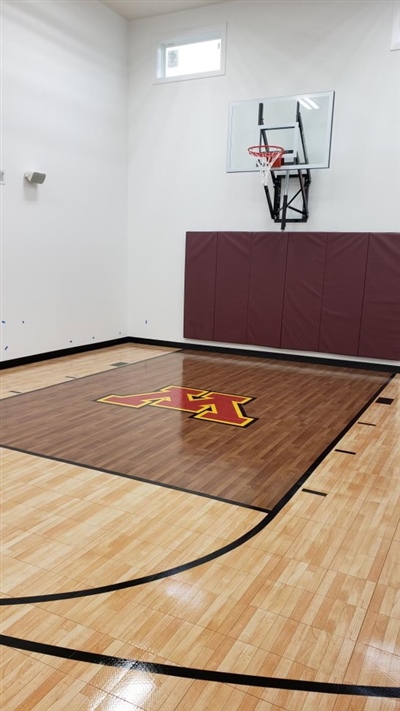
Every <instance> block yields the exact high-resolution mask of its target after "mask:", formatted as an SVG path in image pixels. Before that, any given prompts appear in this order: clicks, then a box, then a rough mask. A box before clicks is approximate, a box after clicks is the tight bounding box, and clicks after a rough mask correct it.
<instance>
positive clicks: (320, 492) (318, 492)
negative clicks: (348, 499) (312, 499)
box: [302, 488, 327, 496]
mask: <svg viewBox="0 0 400 711" xmlns="http://www.w3.org/2000/svg"><path fill="white" fill-rule="evenodd" d="M302 491H305V493H306V494H315V496H327V494H324V493H323V492H322V491H315V489H304V488H303V489H302Z"/></svg>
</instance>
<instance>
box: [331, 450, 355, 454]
mask: <svg viewBox="0 0 400 711" xmlns="http://www.w3.org/2000/svg"><path fill="white" fill-rule="evenodd" d="M335 452H341V453H342V454H353V455H355V454H356V452H350V451H349V450H348V449H335Z"/></svg>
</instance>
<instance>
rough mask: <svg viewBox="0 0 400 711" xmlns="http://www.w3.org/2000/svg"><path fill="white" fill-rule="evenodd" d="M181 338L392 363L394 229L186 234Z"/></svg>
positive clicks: (397, 321) (397, 237) (397, 286)
mask: <svg viewBox="0 0 400 711" xmlns="http://www.w3.org/2000/svg"><path fill="white" fill-rule="evenodd" d="M184 336H185V338H193V339H201V340H204V341H219V342H221V343H237V344H245V343H248V344H252V345H259V346H267V347H268V346H270V347H273V348H285V349H288V350H295V351H305V352H307V351H314V352H316V353H337V354H339V355H343V356H346V355H349V356H361V357H364V358H381V359H386V360H400V234H398V233H382V234H380V233H371V234H368V233H354V232H350V233H343V232H340V233H333V232H331V233H318V232H282V231H280V232H224V233H216V232H188V233H187V239H186V276H185V316H184Z"/></svg>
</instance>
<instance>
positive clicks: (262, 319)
mask: <svg viewBox="0 0 400 711" xmlns="http://www.w3.org/2000/svg"><path fill="white" fill-rule="evenodd" d="M287 243H288V238H287V234H286V232H255V233H254V235H253V246H252V252H251V264H250V289H249V310H248V320H247V341H246V342H247V343H252V344H253V345H258V346H272V347H274V348H279V346H280V342H281V327H282V310H283V292H284V286H285V272H286V255H287Z"/></svg>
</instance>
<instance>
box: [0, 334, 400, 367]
mask: <svg viewBox="0 0 400 711" xmlns="http://www.w3.org/2000/svg"><path fill="white" fill-rule="evenodd" d="M126 343H137V344H139V345H146V346H155V347H157V346H158V347H161V348H179V349H180V350H190V351H203V352H208V353H221V354H228V355H241V356H250V357H252V358H268V359H271V360H283V361H292V362H297V363H311V364H312V363H314V364H316V365H329V366H337V367H339V368H358V369H361V370H379V371H381V372H387V373H399V372H400V365H399V366H396V365H388V364H385V363H374V362H373V361H354V360H346V359H345V358H327V357H326V356H321V357H320V356H308V355H294V354H292V353H277V352H276V351H258V350H247V349H245V348H240V347H238V348H234V347H232V346H217V345H215V346H206V345H202V344H198V343H187V342H182V341H163V340H158V339H157V340H156V339H151V338H135V337H134V336H124V337H123V338H115V339H113V340H111V341H102V342H101V343H89V344H87V345H82V346H75V347H74V348H65V349H63V350H58V351H50V352H48V353H38V354H35V355H31V356H24V357H22V358H14V359H12V360H7V361H2V362H1V363H0V370H2V369H5V368H15V367H17V366H20V365H29V364H31V363H38V362H40V361H43V360H51V359H53V358H62V357H64V356H69V355H75V354H77V353H85V352H87V351H94V350H98V349H100V348H110V347H111V346H120V345H124V344H126Z"/></svg>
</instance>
